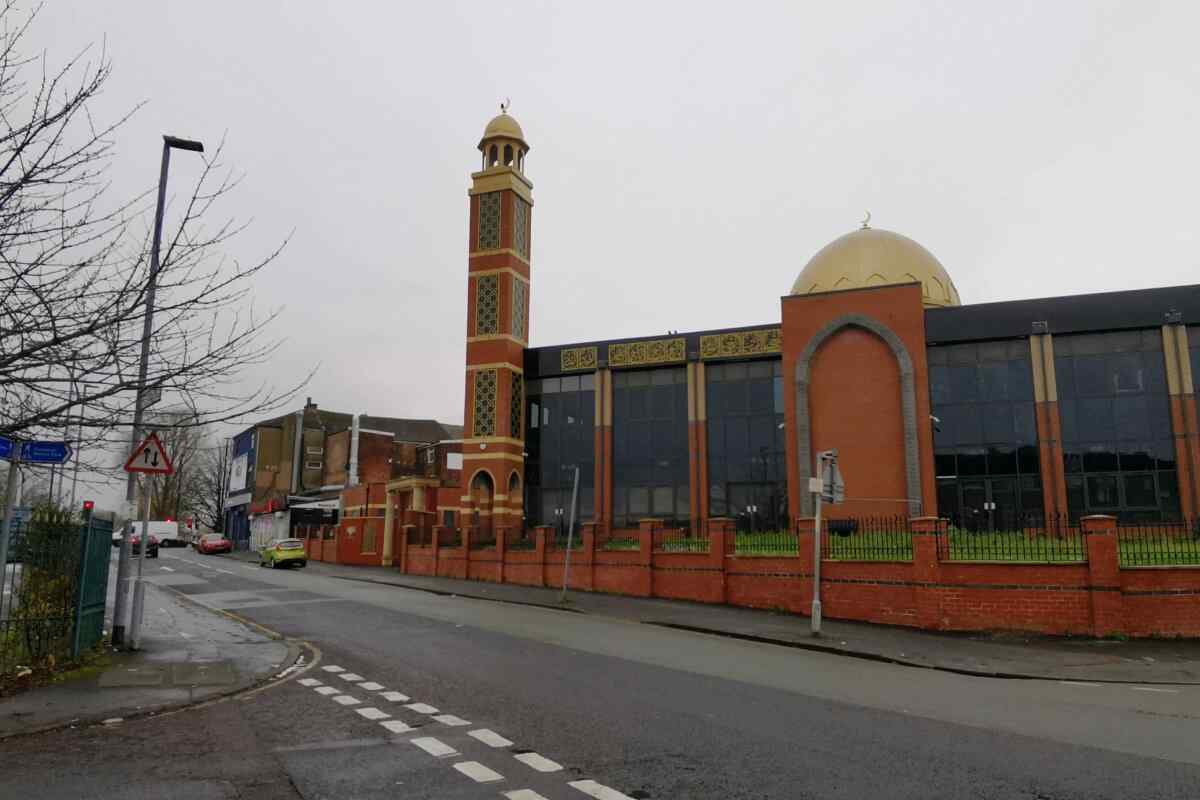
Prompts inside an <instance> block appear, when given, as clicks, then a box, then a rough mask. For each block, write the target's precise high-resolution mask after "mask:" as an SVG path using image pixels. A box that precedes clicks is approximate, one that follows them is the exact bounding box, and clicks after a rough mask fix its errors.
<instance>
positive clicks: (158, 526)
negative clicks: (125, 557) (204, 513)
mask: <svg viewBox="0 0 1200 800" xmlns="http://www.w3.org/2000/svg"><path fill="white" fill-rule="evenodd" d="M148 524H149V525H150V535H151V536H154V537H156V538H157V539H158V546H159V547H186V546H187V542H185V541H184V540H183V537H181V536H180V534H179V523H178V522H155V521H154V520H151V521H150V522H149V523H148ZM127 530H131V531H133V533H134V535H135V536H136V535H137V534H139V533H141V532H142V523H141V522H140V521H139V522H126V523H125V527H124V528H123V529H122V530H121V532H116V531H114V532H113V544H116V543H118V542H120V541H121V536H122V535H123V534H124V532H125V531H127Z"/></svg>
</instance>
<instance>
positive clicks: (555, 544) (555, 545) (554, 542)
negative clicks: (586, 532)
mask: <svg viewBox="0 0 1200 800" xmlns="http://www.w3.org/2000/svg"><path fill="white" fill-rule="evenodd" d="M547 546H548V547H549V548H550V549H552V550H566V549H567V548H568V547H569V548H570V549H571V550H579V549H580V548H582V547H583V534H582V533H580V532H579V531H578V530H577V531H575V532H573V533H572V534H571V535H570V536H568V535H567V532H566V531H558V530H556V531H555V533H554V536H552V537H550V541H549V542H547Z"/></svg>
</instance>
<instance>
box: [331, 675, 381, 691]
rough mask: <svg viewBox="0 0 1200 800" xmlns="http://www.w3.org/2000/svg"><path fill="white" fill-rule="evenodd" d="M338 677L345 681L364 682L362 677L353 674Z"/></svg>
mask: <svg viewBox="0 0 1200 800" xmlns="http://www.w3.org/2000/svg"><path fill="white" fill-rule="evenodd" d="M338 677H339V678H341V679H342V680H344V681H361V680H363V676H362V675H355V674H354V673H353V672H343V673H342V674H341V675H338ZM380 688H383V687H380Z"/></svg>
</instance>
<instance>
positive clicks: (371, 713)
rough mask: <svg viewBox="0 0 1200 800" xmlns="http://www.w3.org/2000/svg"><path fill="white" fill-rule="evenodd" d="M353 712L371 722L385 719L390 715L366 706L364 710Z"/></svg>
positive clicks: (358, 709) (359, 709) (357, 709)
mask: <svg viewBox="0 0 1200 800" xmlns="http://www.w3.org/2000/svg"><path fill="white" fill-rule="evenodd" d="M354 710H355V711H357V712H358V713H359V714H362V715H363V716H364V717H366V718H367V719H369V720H371V721H375V720H381V719H387V718H388V717H390V716H391V714H385V713H384V712H382V711H380V710H379V709H378V708H371V707H370V706H367V707H366V708H356V709H354Z"/></svg>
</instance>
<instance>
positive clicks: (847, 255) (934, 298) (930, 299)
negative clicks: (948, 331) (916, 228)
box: [791, 225, 962, 308]
mask: <svg viewBox="0 0 1200 800" xmlns="http://www.w3.org/2000/svg"><path fill="white" fill-rule="evenodd" d="M892 283H919V284H921V294H922V295H923V300H924V303H925V307H926V308H937V307H941V306H957V305H961V304H962V303H961V301H960V300H959V299H958V289H956V288H954V281H952V280H950V276H949V274H947V273H946V268H945V267H943V266H942V265H941V262H939V261H938V260H937V259H936V258H934V256H933V253H931V252H929V251H928V250H926V249H925V248H924V247H922V246H921V245H919V244H917V243H916V242H914V241H913V240H912V239H909V238H908V237H907V236H901V235H900V234H898V233H893V232H891V231H885V230H880V229H878V228H868V227H866V226H865V225H864V226H863V227H862V228H860V229H859V230H856V231H854V232H853V233H848V234H846V235H845V236H842V237H840V238H838V239H834V240H833V241H832V242H830V243H829V244H827V245H825V246H824V247H823V248H821V250H820V252H818V253H817V254H816V255H815V256H813V257H812V258H811V259H810V260H809V262H808V264H806V265H805V267H804V269H803V270H801V271H800V277H798V278H796V282H795V283H794V284H792V292H791V293H792V294H810V293H812V292H834V291H839V290H842V289H861V288H863V287H864V286H884V285H887V284H892Z"/></svg>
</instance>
